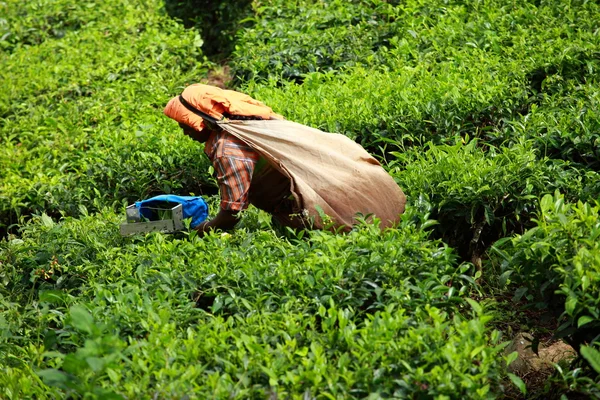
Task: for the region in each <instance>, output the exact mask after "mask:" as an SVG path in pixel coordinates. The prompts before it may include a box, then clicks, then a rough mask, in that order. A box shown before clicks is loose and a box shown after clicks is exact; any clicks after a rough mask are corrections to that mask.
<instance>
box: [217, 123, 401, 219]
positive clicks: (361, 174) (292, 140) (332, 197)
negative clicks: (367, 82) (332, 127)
mask: <svg viewBox="0 0 600 400" xmlns="http://www.w3.org/2000/svg"><path fill="white" fill-rule="evenodd" d="M218 124H219V126H220V127H221V128H223V129H224V130H226V131H228V132H229V133H231V134H233V135H234V136H236V137H238V138H239V139H241V140H243V141H244V142H246V143H247V144H248V145H249V146H251V147H252V148H254V149H255V150H256V151H257V152H258V153H260V154H261V155H262V156H263V157H265V158H266V159H267V160H268V161H269V162H270V163H271V164H272V165H273V166H274V167H275V168H277V169H279V170H280V171H281V172H282V173H283V174H284V175H286V176H288V177H289V178H290V180H291V182H292V187H291V192H292V194H293V195H294V197H295V198H296V199H297V200H298V202H299V205H300V206H301V207H302V208H303V209H305V210H306V212H307V213H308V216H309V218H312V219H314V221H315V222H314V227H315V228H322V227H323V222H322V221H321V219H320V218H319V211H318V210H319V208H320V209H321V210H322V211H323V212H324V213H325V214H326V215H328V216H329V217H330V218H331V219H332V220H333V222H334V223H335V226H336V227H338V226H342V225H343V226H345V227H346V228H349V227H351V226H352V225H353V224H354V223H356V217H357V214H362V215H363V216H366V215H368V214H373V215H375V216H376V217H377V218H379V219H381V227H382V228H385V227H388V226H391V225H393V224H395V223H397V222H398V221H399V220H400V214H402V213H403V212H404V206H405V204H406V197H405V196H404V193H403V192H402V190H401V189H400V187H398V185H397V184H396V182H395V181H394V180H393V179H392V177H391V176H390V175H389V174H388V173H387V172H386V171H385V170H384V169H383V168H382V167H381V165H380V164H379V162H378V161H377V160H376V159H375V158H373V157H372V156H371V155H370V154H369V153H367V152H366V151H365V150H364V149H363V148H362V147H361V146H360V145H359V144H357V143H356V142H354V141H353V140H351V139H349V138H348V137H346V136H344V135H340V134H337V133H327V132H322V131H320V130H318V129H314V128H310V127H307V126H305V125H301V124H298V123H296V122H291V121H286V120H268V121H226V122H219V123H218Z"/></svg>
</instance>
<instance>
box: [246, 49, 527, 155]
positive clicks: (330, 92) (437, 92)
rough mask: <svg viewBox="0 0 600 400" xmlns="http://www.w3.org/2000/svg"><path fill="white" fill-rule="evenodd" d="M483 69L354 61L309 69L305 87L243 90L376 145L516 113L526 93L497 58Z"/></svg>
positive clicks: (438, 137)
mask: <svg viewBox="0 0 600 400" xmlns="http://www.w3.org/2000/svg"><path fill="white" fill-rule="evenodd" d="M490 64H491V63H490ZM483 68H484V70H483V71H482V67H481V66H480V65H476V66H471V65H470V64H469V63H468V62H467V63H465V64H464V65H460V66H458V67H457V66H455V65H454V64H453V63H445V64H439V65H437V66H436V67H435V68H429V67H427V66H424V65H421V66H416V67H414V68H403V69H397V70H388V69H385V68H374V69H371V70H369V69H365V68H360V67H357V68H354V69H353V70H352V71H351V72H350V71H349V72H347V73H339V74H332V73H330V74H323V73H314V74H310V75H308V76H307V77H306V80H305V81H304V83H303V84H302V85H297V84H294V83H283V84H282V85H281V87H279V86H280V85H276V84H264V85H262V84H258V83H255V82H250V83H248V84H247V85H246V86H245V87H244V89H245V90H247V91H248V92H250V93H253V94H254V95H255V96H256V97H258V98H260V99H261V100H263V101H264V102H266V103H267V104H269V105H271V106H272V107H273V108H274V109H275V110H276V111H277V112H279V113H282V114H283V115H285V116H286V117H287V118H288V119H291V120H294V121H298V122H301V123H304V124H307V125H311V126H314V127H316V128H319V129H323V130H325V131H329V132H340V133H343V134H345V135H347V136H349V137H351V138H352V139H355V140H356V141H358V142H359V143H361V144H362V145H363V146H365V147H367V148H369V149H371V150H377V149H378V147H379V146H386V145H390V146H391V147H397V146H401V147H402V146H409V145H421V144H424V143H426V142H427V141H433V142H434V143H445V142H451V143H453V142H454V137H455V136H457V135H465V136H466V135H469V136H471V137H474V136H475V137H476V136H481V135H482V134H483V132H485V131H486V130H490V129H492V128H493V127H494V126H496V125H499V124H501V123H502V120H503V118H511V116H513V115H516V109H519V108H520V107H521V106H520V104H521V103H522V102H524V101H525V99H526V98H527V91H526V90H525V89H524V88H523V87H521V86H520V85H519V84H514V82H511V80H510V77H509V75H508V74H507V73H506V69H507V66H506V65H505V63H504V62H503V61H501V60H500V59H498V60H497V62H496V63H494V64H493V65H488V66H486V67H483Z"/></svg>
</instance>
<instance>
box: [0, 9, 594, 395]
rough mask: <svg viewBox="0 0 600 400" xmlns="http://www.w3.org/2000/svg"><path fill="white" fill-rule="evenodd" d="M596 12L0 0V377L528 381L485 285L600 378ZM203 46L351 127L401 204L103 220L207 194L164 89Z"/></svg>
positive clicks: (150, 391)
mask: <svg viewBox="0 0 600 400" xmlns="http://www.w3.org/2000/svg"><path fill="white" fill-rule="evenodd" d="M200 3H202V4H203V6H201V7H198V4H200ZM204 3H206V4H204ZM213 3H214V4H213ZM599 11H600V10H599V5H598V2H590V1H585V0H570V1H559V0H536V1H522V2H514V1H513V2H506V1H503V0H491V1H485V2H481V1H471V2H464V1H455V0H433V1H421V0H407V1H403V2H398V1H385V0H352V1H339V0H328V1H305V0H298V1H293V2H289V1H286V2H284V1H281V0H267V1H260V2H259V1H249V0H248V1H246V0H239V1H235V2H227V4H225V3H224V2H204V1H203V2H192V1H186V0H165V1H164V2H147V1H145V0H110V1H105V2H95V1H86V2H73V1H69V0H36V1H29V2H25V3H23V2H18V1H16V0H5V1H3V2H0V63H1V65H2V68H0V93H2V96H0V143H1V144H2V145H1V146H0V235H2V236H3V239H0V240H1V241H0V397H2V398H80V397H81V398H84V397H87V398H182V397H189V398H207V397H209V398H224V397H227V398H266V397H269V398H279V397H286V398H287V397H290V398H300V397H302V398H313V397H315V398H316V397H319V398H321V397H323V398H365V397H367V398H380V397H401V398H478V399H479V398H495V397H501V396H505V397H506V396H513V394H514V393H512V392H510V389H508V385H515V386H516V387H517V388H518V389H519V390H520V391H521V392H522V393H523V394H524V395H528V396H535V395H536V393H528V392H527V388H526V387H525V384H524V383H523V382H522V381H521V380H520V379H519V378H518V377H517V376H515V375H510V374H508V373H507V370H506V364H508V363H510V361H511V360H512V359H514V357H515V354H512V355H509V356H505V355H504V354H503V347H504V346H505V343H503V342H502V340H503V339H502V333H500V332H498V331H494V330H492V328H491V327H492V326H499V327H502V326H503V324H504V323H505V322H506V321H502V319H503V318H504V319H506V318H508V317H507V316H506V315H504V312H503V311H504V310H500V311H492V310H499V309H501V307H502V304H503V303H502V302H497V301H496V300H495V296H496V295H497V294H498V293H499V292H500V291H501V290H503V289H504V288H503V284H504V283H508V284H509V285H508V288H509V289H510V290H515V291H516V294H517V296H516V297H515V299H517V298H520V299H521V300H523V299H524V300H526V301H523V302H524V303H525V304H526V305H529V306H533V307H542V308H543V307H546V308H549V309H554V310H557V311H558V315H557V318H558V320H560V323H561V324H562V326H561V327H560V329H559V330H558V335H559V336H564V337H565V339H566V340H568V341H569V342H570V343H572V344H573V345H575V346H576V347H577V346H580V347H579V349H580V354H581V358H580V359H579V360H578V361H577V362H576V363H575V364H573V365H572V366H570V367H567V368H568V369H567V368H561V367H560V366H558V367H557V374H556V376H555V377H554V378H553V382H554V385H556V386H553V387H550V389H549V390H554V389H558V390H554V392H553V395H557V396H558V395H562V394H565V395H566V394H570V393H571V392H573V391H574V392H578V393H579V394H583V395H585V396H587V397H592V396H596V397H598V396H599V394H598V392H599V388H598V375H597V374H596V373H597V372H599V369H600V367H599V366H598V365H599V364H600V363H599V362H598V358H599V357H598V344H595V340H597V337H596V335H597V331H598V326H597V325H598V321H597V320H598V316H597V309H598V304H597V298H598V293H597V286H598V285H597V284H596V283H597V282H596V281H597V276H598V271H596V270H597V269H598V268H597V265H596V264H597V261H598V257H597V254H596V253H597V250H598V249H597V247H598V246H597V245H596V242H597V240H596V239H597V238H596V236H595V235H596V230H597V227H596V226H595V225H594V224H596V222H597V221H596V220H597V214H598V210H597V206H596V205H595V204H594V201H595V200H597V199H598V196H599V194H600V179H598V172H597V171H598V151H597V147H598V146H597V145H598V90H597V87H598V67H599V61H600V58H599V57H598V50H597V49H598V46H599V44H600V43H598V40H599V37H600V36H599V35H598V29H600V26H599V24H598V21H600V18H599V17H600V12H599ZM180 23H182V24H180ZM232 49H233V50H234V51H233V53H231V54H229V52H230V50H232ZM205 54H209V55H210V56H211V57H217V58H221V59H223V58H227V61H228V62H229V64H230V66H231V68H232V71H233V74H234V75H235V78H234V81H233V82H234V84H236V85H237V88H238V89H239V90H242V91H245V92H247V93H249V94H252V95H254V96H256V97H257V98H259V99H261V100H263V101H265V102H266V103H267V104H269V105H270V106H272V107H273V108H274V109H275V110H276V111H277V112H279V113H282V114H283V115H285V116H286V117H287V118H288V119H291V120H295V121H298V122H301V123H305V124H308V125H311V126H315V127H318V128H321V129H324V130H327V131H332V132H341V133H343V134H346V135H348V136H349V137H351V138H353V139H355V140H356V141H358V142H360V143H361V144H363V145H364V146H365V147H366V148H367V149H368V150H370V151H371V152H372V153H375V155H376V156H377V157H379V159H380V160H381V161H382V164H383V165H384V167H385V168H387V169H388V170H389V172H390V173H391V174H392V175H393V177H394V178H395V179H396V180H397V182H398V183H399V184H400V185H401V186H402V188H403V189H404V191H405V192H406V193H407V195H408V201H409V204H408V207H407V211H406V213H405V214H404V215H403V219H402V223H401V225H400V226H398V227H396V228H394V229H390V230H387V231H385V232H383V233H382V232H380V231H379V229H378V228H377V226H376V225H368V224H361V225H360V226H357V227H355V228H354V229H353V230H352V231H351V232H350V233H348V234H343V235H342V234H340V235H334V234H332V233H329V232H292V231H287V230H283V229H281V228H277V227H275V228H274V227H273V226H272V224H271V222H270V219H269V217H268V216H267V215H266V214H264V213H262V212H258V211H256V210H255V209H251V210H248V211H247V212H245V213H244V217H243V219H242V221H241V222H240V224H239V229H238V230H237V231H236V232H235V233H233V234H222V233H213V234H209V235H208V236H206V237H204V238H202V239H200V238H198V237H197V236H195V233H193V232H183V233H181V234H179V235H178V236H171V235H161V234H149V235H146V236H135V237H133V238H128V239H124V238H122V237H120V236H119V234H118V224H119V222H121V220H122V217H119V216H118V215H117V214H115V213H122V211H123V205H124V204H128V203H131V202H132V201H134V200H137V199H139V198H143V197H148V196H150V195H153V194H157V193H163V192H171V193H180V194H188V193H196V194H199V193H204V194H210V193H214V192H215V188H214V185H213V184H212V182H213V179H212V178H211V177H210V174H209V168H208V167H209V163H208V160H207V159H206V157H205V156H204V155H203V154H202V146H198V145H197V144H195V143H193V142H191V141H190V140H189V139H187V138H185V137H183V136H182V135H181V134H180V133H179V132H178V131H179V129H178V128H177V127H176V125H175V124H174V123H173V122H172V121H169V120H168V119H167V118H165V117H164V116H163V115H162V108H163V106H164V104H165V103H166V102H167V101H168V99H169V98H170V97H171V96H173V95H175V94H177V93H179V92H180V91H181V89H182V88H183V87H184V86H185V85H187V84H189V83H192V82H197V81H199V80H201V79H202V78H204V77H205V76H206V74H207V71H208V70H209V69H210V68H212V67H213V66H214V64H213V63H212V62H211V61H209V60H208V59H207V58H206V57H205ZM221 70H223V71H226V70H227V68H226V67H223V68H221ZM555 190H559V191H560V192H561V193H563V196H564V199H565V200H563V198H559V197H555V198H553V199H552V200H548V199H549V198H548V197H544V196H545V195H546V194H549V193H553V192H554V191H555ZM540 198H543V200H542V204H541V206H540V204H539V203H538V200H539V199H540ZM578 201H581V203H579V202H578ZM584 202H587V203H584ZM210 204H211V213H212V214H214V212H215V211H216V208H217V207H218V199H217V198H216V197H215V198H212V199H211V201H210ZM536 216H537V219H536ZM9 226H10V227H11V228H10V229H8V227H9ZM502 236H505V237H507V238H506V239H503V240H501V241H500V242H497V243H496V245H495V247H494V249H495V252H489V251H488V252H486V250H489V247H490V246H491V245H492V244H493V243H494V241H496V240H497V239H498V238H500V237H502ZM441 240H444V242H442V241H441ZM487 257H489V258H490V259H489V260H487V259H486V258H487ZM461 260H469V261H472V262H473V263H474V264H475V265H473V264H472V263H463V262H462V261H461ZM482 266H483V267H482ZM480 267H482V268H480ZM495 274H497V276H496V275H495ZM480 280H483V281H484V283H485V285H484V286H480V285H479V283H478V282H480ZM495 281H499V282H498V284H497V286H498V287H495V286H493V282H495ZM482 299H485V300H482ZM475 300H477V301H475ZM518 312H519V311H518V310H512V309H511V310H510V312H509V313H507V315H514V313H518ZM492 316H493V317H494V318H492ZM564 367H566V366H564ZM529 389H532V388H529ZM533 389H534V391H535V388H533ZM548 393H550V392H549V391H547V392H546V393H545V394H548ZM542 395H544V394H542Z"/></svg>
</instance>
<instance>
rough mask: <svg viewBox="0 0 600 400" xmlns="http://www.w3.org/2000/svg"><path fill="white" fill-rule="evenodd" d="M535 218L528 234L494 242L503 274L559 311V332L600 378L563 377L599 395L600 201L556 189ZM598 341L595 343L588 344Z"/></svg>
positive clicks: (521, 293) (521, 294) (521, 292)
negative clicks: (569, 198) (572, 197)
mask: <svg viewBox="0 0 600 400" xmlns="http://www.w3.org/2000/svg"><path fill="white" fill-rule="evenodd" d="M535 222H536V226H535V227H533V228H531V229H529V230H528V231H526V232H525V233H523V234H522V235H516V236H515V237H513V238H507V239H504V240H502V241H499V242H498V243H497V244H496V245H495V246H494V248H493V250H494V252H495V254H496V255H497V259H496V260H497V262H499V263H500V262H501V271H502V275H501V279H502V281H503V282H506V283H509V284H510V286H511V287H513V288H516V292H515V298H516V299H520V298H526V299H528V300H529V301H531V302H536V301H538V302H540V301H541V302H542V303H541V304H538V305H537V306H538V307H544V308H546V307H547V308H548V309H550V310H554V312H556V313H557V314H559V322H560V323H561V325H560V326H559V327H558V328H557V331H556V333H555V335H556V336H557V337H561V338H564V339H565V340H567V341H568V342H569V343H570V344H572V345H573V347H574V348H575V349H577V350H579V351H580V353H581V355H582V356H583V357H584V360H586V363H589V364H588V366H589V367H590V370H591V371H594V370H595V378H596V379H595V380H594V379H592V380H590V379H589V378H587V377H586V374H578V373H577V372H576V371H569V372H566V373H563V374H562V375H563V380H564V381H565V382H570V383H569V384H568V385H569V386H571V387H575V388H577V389H578V390H579V391H582V392H586V393H587V394H588V395H597V394H598V390H600V385H599V384H598V374H600V365H599V364H598V362H597V360H598V355H600V352H598V349H600V346H599V344H600V342H599V340H600V313H599V310H600V304H599V301H600V300H599V299H600V244H599V243H600V241H599V240H598V237H599V236H600V215H599V206H598V205H597V204H596V205H591V204H589V203H584V202H581V201H579V202H577V203H568V202H565V197H564V195H562V194H560V193H559V192H556V193H555V194H554V196H552V195H550V194H548V195H545V196H544V197H543V198H542V199H541V201H540V213H539V217H538V219H537V220H535ZM594 344H595V347H591V348H588V347H586V346H594ZM586 349H587V350H586ZM586 352H587V353H586ZM561 372H562V371H561ZM565 375H566V376H565ZM578 375H581V376H580V377H578ZM593 377H594V372H592V378H593ZM567 387H568V386H567Z"/></svg>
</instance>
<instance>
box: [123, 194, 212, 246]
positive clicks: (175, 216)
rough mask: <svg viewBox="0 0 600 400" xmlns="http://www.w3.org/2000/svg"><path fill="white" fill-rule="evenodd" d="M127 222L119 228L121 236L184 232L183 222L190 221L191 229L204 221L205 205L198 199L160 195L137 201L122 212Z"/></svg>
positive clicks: (206, 215) (204, 202)
mask: <svg viewBox="0 0 600 400" xmlns="http://www.w3.org/2000/svg"><path fill="white" fill-rule="evenodd" d="M126 216H127V222H126V223H124V224H121V229H120V230H121V236H131V235H135V234H137V233H149V232H163V233H173V232H178V231H181V230H183V229H185V227H186V226H185V220H186V219H187V218H191V222H190V228H195V227H197V226H198V225H200V224H201V223H202V222H204V221H205V220H206V218H207V217H208V205H207V204H206V201H204V199H203V198H202V197H199V196H177V195H173V194H163V195H160V196H156V197H152V198H150V199H147V200H141V201H137V202H135V203H134V204H132V205H130V206H128V207H127V209H126Z"/></svg>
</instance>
